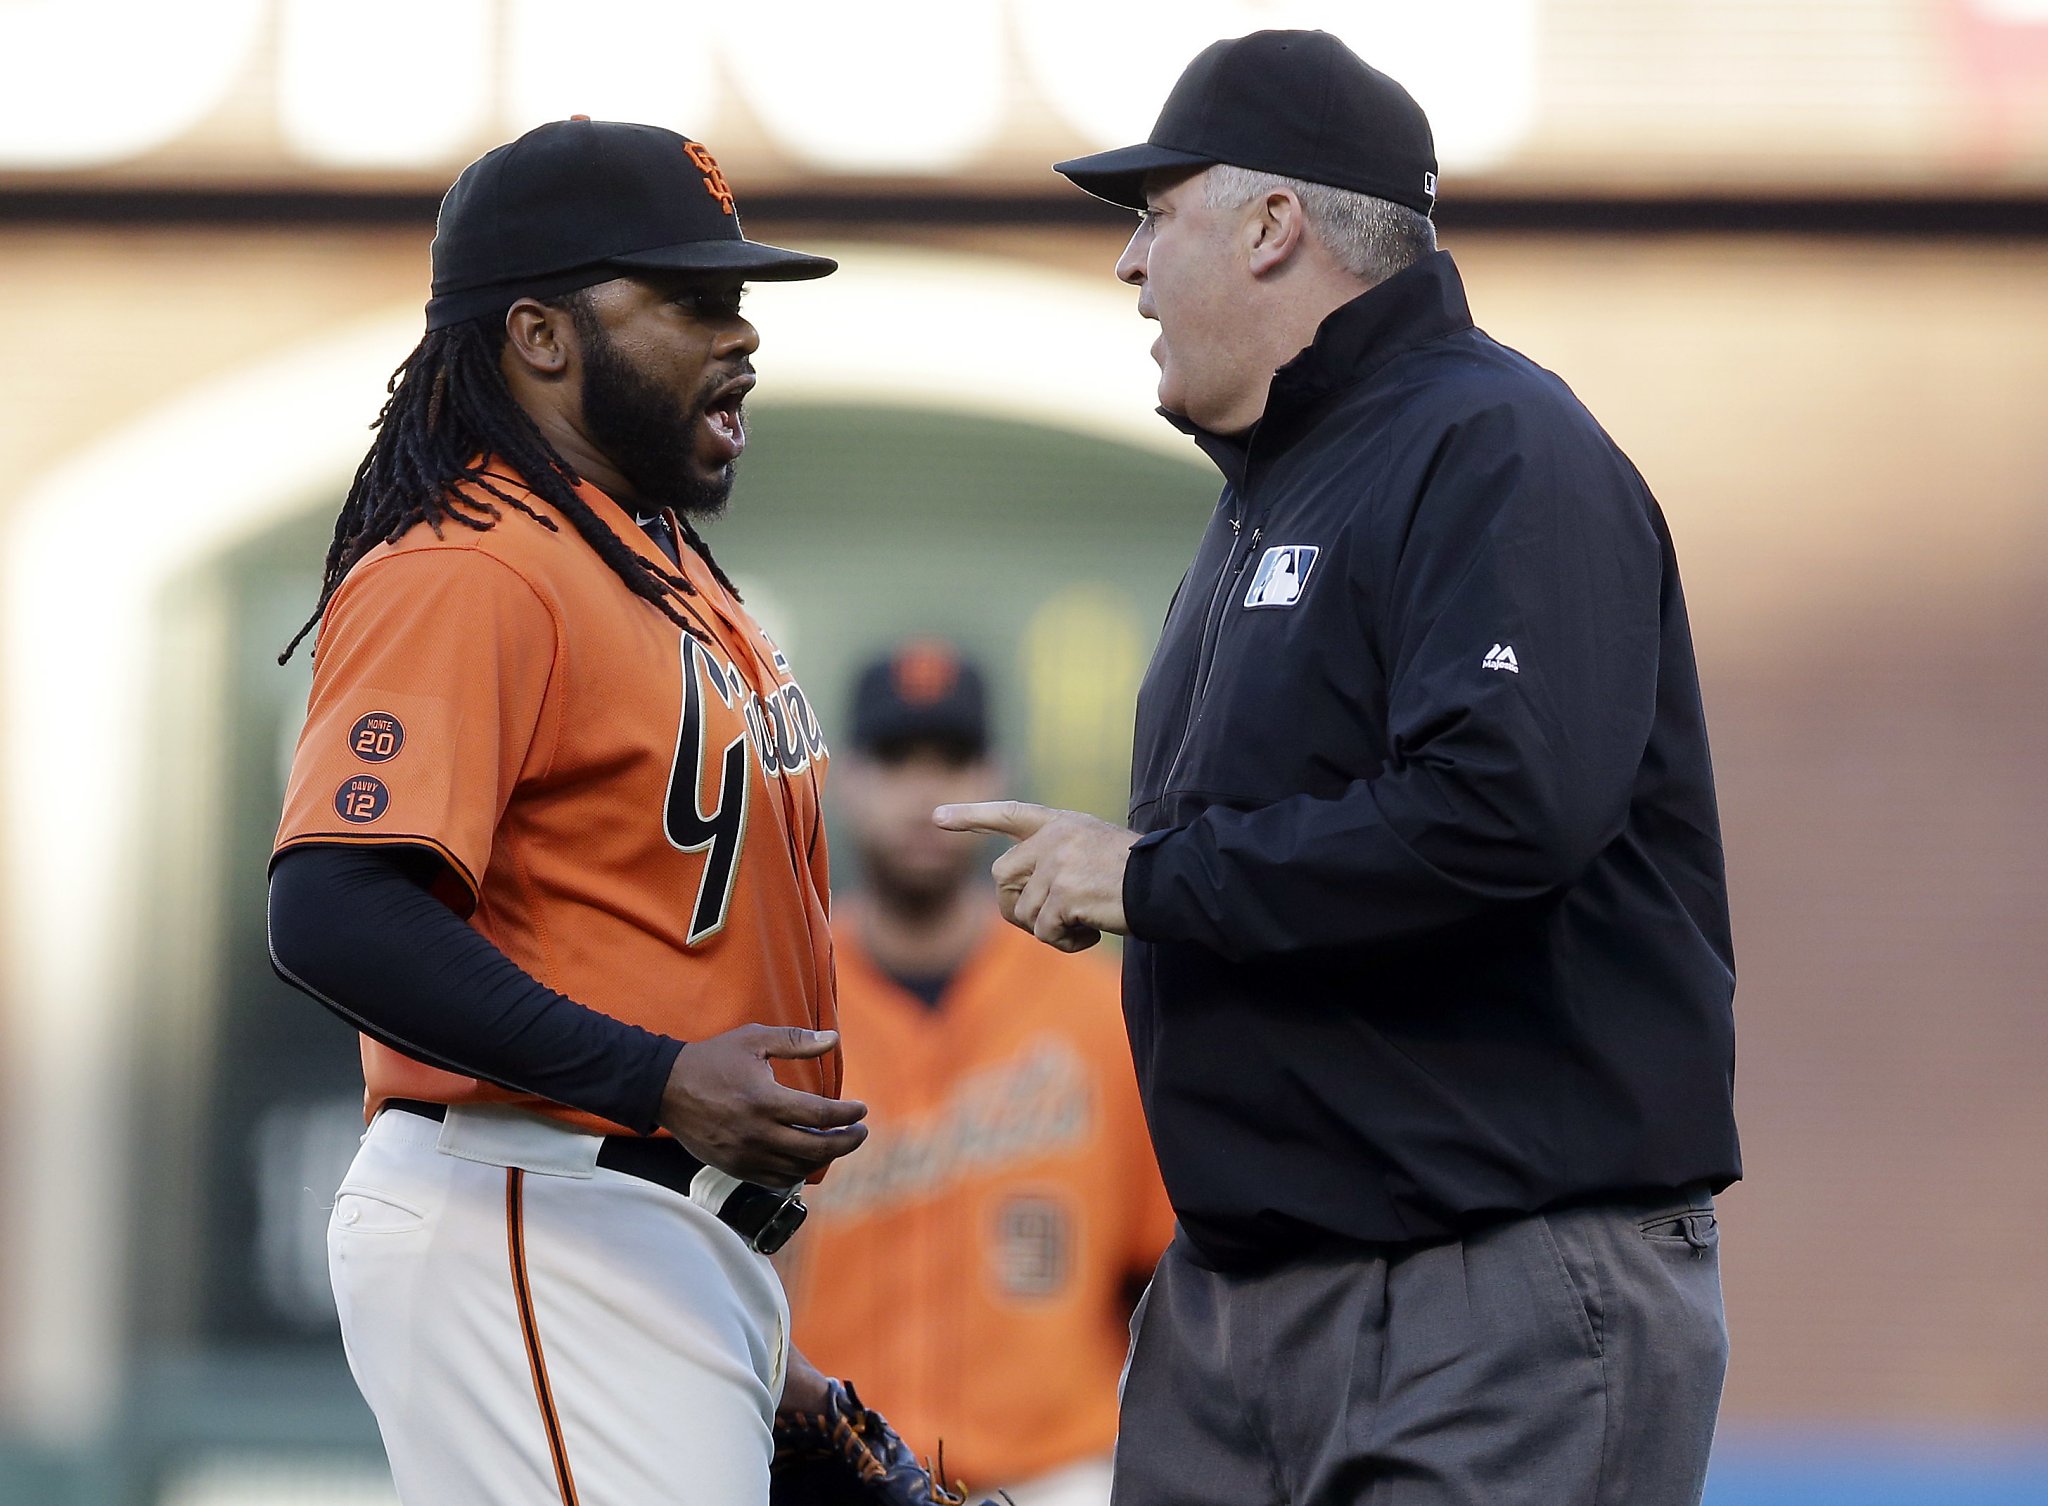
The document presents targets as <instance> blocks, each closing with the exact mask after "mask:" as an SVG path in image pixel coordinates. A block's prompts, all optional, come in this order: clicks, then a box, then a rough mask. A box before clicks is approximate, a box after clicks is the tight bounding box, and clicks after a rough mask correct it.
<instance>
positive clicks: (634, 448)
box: [574, 309, 746, 518]
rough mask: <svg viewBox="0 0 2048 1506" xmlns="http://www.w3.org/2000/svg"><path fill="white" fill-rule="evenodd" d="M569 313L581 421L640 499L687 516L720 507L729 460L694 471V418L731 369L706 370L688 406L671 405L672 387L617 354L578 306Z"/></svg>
mask: <svg viewBox="0 0 2048 1506" xmlns="http://www.w3.org/2000/svg"><path fill="white" fill-rule="evenodd" d="M574 317H575V320H576V326H577V333H578V334H579V335H580V336H581V337H582V343H583V347H584V366H583V423H584V427H585V428H587V429H588V430H589V432H590V437H591V438H592V439H593V440H595V441H596V442H597V445H598V448H600V449H601V450H603V451H604V455H605V458H606V459H607V460H609V461H611V463H612V464H613V465H615V466H617V467H618V470H619V474H620V475H622V476H624V477H625V478H626V479H627V480H628V481H630V482H631V483H632V484H633V491H634V495H635V498H636V500H637V501H638V502H639V504H640V505H641V506H644V507H649V508H659V507H672V508H674V509H675V510H676V511H677V512H678V513H680V514H681V515H682V516H684V517H686V518H715V517H717V516H718V515H719V514H720V513H722V512H724V511H725V505H726V503H727V502H728V501H730V500H731V498H732V483H733V476H734V472H735V469H736V465H735V464H734V463H727V464H725V465H722V466H720V467H719V468H718V469H717V470H716V471H715V472H713V473H712V474H711V476H710V477H708V478H707V477H704V476H702V475H700V474H699V470H698V465H697V425H698V424H699V423H700V422H701V421H703V419H704V416H705V411H706V409H707V407H708V406H709V402H710V398H711V396H712V394H713V393H714V392H716V391H717V390H718V389H719V388H720V387H722V386H724V385H725V384H726V383H727V382H729V381H731V380H732V379H733V377H734V376H735V375H737V373H735V372H732V371H725V372H714V373H711V374H709V375H707V376H706V378H705V381H704V384H703V385H702V386H701V387H700V388H699V389H698V391H697V393H696V395H695V396H694V397H693V398H692V399H691V401H690V406H689V408H688V410H687V411H686V412H683V413H678V412H677V411H676V404H675V398H674V396H673V394H671V393H669V392H666V391H664V390H663V389H662V387H661V386H660V385H659V384H658V383H655V382H653V381H651V380H649V379H648V377H647V376H646V375H645V373H643V372H642V371H641V370H640V368H639V367H637V366H635V365H634V364H633V363H632V362H631V361H629V360H628V359H627V358H626V357H625V356H624V355H622V354H620V352H619V350H618V347H616V346H615V345H613V344H612V342H611V338H610V336H608V335H607V334H606V333H605V330H604V326H603V325H601V324H599V323H598V322H597V320H596V319H595V318H594V317H589V316H587V315H585V313H584V311H583V310H581V309H577V310H575V311H574ZM745 369H746V367H745V366H744V365H742V367H741V370H742V371H744V370H745Z"/></svg>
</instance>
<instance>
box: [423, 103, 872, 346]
mask: <svg viewBox="0 0 2048 1506" xmlns="http://www.w3.org/2000/svg"><path fill="white" fill-rule="evenodd" d="M433 258H434V296H433V297H432V298H431V299H429V300H428V302H427V328H428V329H430V330H432V329H441V328H444V327H445V326H447V325H450V324H460V323H461V322H462V321H463V320H465V319H480V318H483V317H484V316H486V315H489V314H495V313H499V312H501V311H502V310H504V309H507V308H510V307H511V305H512V302H513V300H514V299H517V298H552V297H554V296H556V295H557V294H560V293H567V292H571V291H573V290H575V289H576V288H587V287H589V286H590V285H591V284H592V283H598V282H607V281H609V280H610V279H612V278H614V277H618V276H622V275H624V274H626V273H629V272H634V271H646V270H670V271H687V272H736V273H739V274H740V275H742V276H744V277H746V278H748V279H749V280H751V281H754V282H793V281H796V280H798V279H800V278H806V277H823V276H824V275H825V274H826V273H828V272H833V271H836V270H838V267H839V263H838V262H836V261H833V260H832V259H831V258H830V257H827V256H811V255H809V254H807V253H805V252H802V251H785V250H783V249H782V247H780V246H767V245H763V244H761V243H760V242H759V241H750V240H748V239H747V238H746V236H745V235H743V234H742V233H741V232H740V217H739V211H738V208H737V207H736V206H735V205H734V203H733V197H732V186H731V185H730V184H729V183H727V182H726V181H725V174H724V173H723V172H722V171H721V170H720V169H719V166H718V163H717V161H716V159H714V158H713V157H712V155H711V153H710V152H709V151H708V150H706V149H705V146H704V144H703V143H702V142H700V141H692V140H691V139H690V138H689V137H687V136H681V135H678V134H677V133H676V132H674V131H669V130H664V129H662V128H661V127H660V126H651V125H633V124H630V123H628V122H626V121H622V120H591V119H589V118H587V117H585V116H580V115H579V116H576V117H575V118H573V119H570V120H555V121H550V122H549V123H548V124H546V125H543V126H535V127H534V128H533V129H532V130H530V131H528V132H527V133H526V134H525V135H524V136H521V137H520V138H519V139H518V140H517V141H512V142H507V143H506V144H505V145H504V146H500V147H494V148H492V149H491V150H490V151H488V152H485V153H484V154H483V156H481V157H479V158H477V159H476V161H474V162H472V163H470V164H469V166H468V167H465V168H464V169H463V170H462V175H461V176H460V177H458V178H457V179H456V180H455V186H454V187H452V188H450V189H449V190H448V195H447V197H446V198H444V199H442V200H441V216H440V219H439V221H438V222H437V224H436V226H435V229H434V251H433Z"/></svg>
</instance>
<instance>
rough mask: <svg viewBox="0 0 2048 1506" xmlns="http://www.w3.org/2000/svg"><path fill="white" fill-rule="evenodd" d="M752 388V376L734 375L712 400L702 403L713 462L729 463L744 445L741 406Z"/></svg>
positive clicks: (737, 456)
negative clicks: (713, 457)
mask: <svg viewBox="0 0 2048 1506" xmlns="http://www.w3.org/2000/svg"><path fill="white" fill-rule="evenodd" d="M753 387H754V379H753V378H752V377H750V376H743V377H735V378H734V379H733V380H732V381H730V382H728V383H726V384H725V386H723V387H721V388H719V389H718V391H717V392H715V393H713V394H712V396H711V400H710V401H709V402H707V403H706V404H705V405H704V426H705V429H706V432H707V434H708V436H709V442H710V447H711V451H712V453H713V455H714V456H715V457H716V458H715V460H714V462H713V463H714V464H716V465H721V466H723V465H730V464H732V462H733V461H735V460H737V459H739V458H740V452H741V451H742V450H744V449H746V447H747V420H746V414H745V412H744V411H743V405H744V404H745V402H746V400H747V394H748V393H749V392H751V391H752V390H753Z"/></svg>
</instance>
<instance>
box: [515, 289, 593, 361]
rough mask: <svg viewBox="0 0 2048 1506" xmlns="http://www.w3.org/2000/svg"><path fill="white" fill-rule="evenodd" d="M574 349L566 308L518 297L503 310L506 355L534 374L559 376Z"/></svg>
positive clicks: (571, 322) (573, 333)
mask: <svg viewBox="0 0 2048 1506" xmlns="http://www.w3.org/2000/svg"><path fill="white" fill-rule="evenodd" d="M575 349H576V324H575V321H574V320H573V319H571V318H570V317H569V312H568V310H566V309H558V308H549V307H548V306H547V305H546V304H545V303H542V302H541V301H540V300H539V299H537V298H521V299H520V300H518V301H517V302H516V303H514V304H513V305H512V307H510V308H509V309H507V310H505V354H506V357H507V358H508V359H509V360H512V361H515V362H517V363H518V364H519V365H520V366H521V367H523V368H525V369H526V370H528V371H530V372H532V373H533V374H534V375H535V376H547V377H558V376H561V375H563V374H564V373H565V372H567V371H568V369H569V361H570V358H571V356H572V355H573V354H574V352H575Z"/></svg>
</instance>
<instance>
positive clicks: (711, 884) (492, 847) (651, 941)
mask: <svg viewBox="0 0 2048 1506" xmlns="http://www.w3.org/2000/svg"><path fill="white" fill-rule="evenodd" d="M500 482H501V485H504V486H505V487H506V489H507V490H509V491H513V492H514V493H515V494H516V495H519V496H521V497H522V498H523V500H524V501H525V502H526V503H527V505H528V506H530V507H532V508H533V509H534V511H535V512H537V513H539V514H540V515H541V516H543V517H549V518H552V519H553V520H554V521H555V523H556V525H557V527H556V531H553V532H551V531H549V530H548V529H546V528H543V527H541V526H539V525H538V524H536V523H535V522H534V521H533V520H532V519H530V518H527V517H525V516H523V515H521V514H519V513H517V512H516V511H514V510H512V509H510V508H503V507H502V504H500V506H501V509H502V511H503V513H504V516H503V517H502V519H501V520H500V521H499V522H498V524H497V526H495V527H493V528H490V529H488V530H485V531H482V532H478V531H476V530H473V529H469V528H462V527H454V526H450V527H447V528H445V529H444V531H443V534H442V536H440V537H436V536H435V534H434V533H433V531H432V530H431V529H429V528H427V527H425V526H423V525H422V526H417V527H415V528H413V529H412V530H411V531H410V532H409V533H407V534H405V535H404V536H403V537H402V538H400V539H399V540H398V541H397V542H396V543H395V544H394V545H392V546H390V547H388V548H378V549H376V550H374V551H373V552H372V553H371V554H370V555H369V556H368V557H366V558H365V559H364V560H363V561H362V562H361V563H359V564H358V565H357V566H356V567H355V568H354V569H353V570H351V571H350V572H349V576H348V579H347V580H346V581H345V582H343V584H342V586H341V588H340V590H339V591H337V592H336V593H335V596H334V599H333V601H332V603H331V604H330V605H329V607H328V610H327V616H326V620H325V622H324V624H323V626H322V628H321V632H320V639H319V650H318V653H317V655H316V657H315V661H314V673H313V692H312V698H311V701H310V703H309V706H308V711H307V717H306V726H305V730H304V732H302V733H301V734H300V738H299V744H298V751H297V754H296V755H295V757H294V759H293V762H292V773H291V781H290V785H289V787H288V789H287V792H286V796H285V808H284V819H283V823H282V825H281V826H280V828H279V830H278V835H277V851H279V852H283V851H285V850H286V849H288V848H291V847H296V846H300V845H304V844H308V843H370V844H381V845H410V846H416V847H424V848H428V849H431V850H432V851H434V852H436V853H438V854H439V855H440V857H441V858H442V859H443V861H444V862H445V863H446V864H447V865H448V867H449V869H450V871H451V872H452V873H453V874H454V875H455V877H456V879H457V880H459V886H451V889H452V892H450V893H448V894H447V895H445V896H444V897H446V898H447V899H448V900H449V902H450V903H451V904H454V905H455V906H456V907H457V908H458V909H459V910H461V911H463V912H465V913H468V914H469V915H470V919H471V923H472V924H474V925H475V926H476V928H477V929H478V930H479V931H481V932H482V933H483V934H484V935H485V936H487V937H489V938H490V939H491V940H492V941H493V942H495V943H496V944H497V945H498V946H499V948H501V949H502V950H503V951H504V952H505V953H506V955H508V956H509V957H511V959H512V960H513V961H514V962H516V963H518V964H519V965H520V966H521V967H523V968H525V969H526V971H527V972H529V973H531V974H532V975H533V976H534V977H535V978H537V979H539V980H540V981H541V982H542V983H544V984H546V985H547V986H548V987H550V988H553V989H556V990H559V991H560V992H562V993H565V994H567V995H568V996H569V997H570V998H572V999H574V1000H576V1001H577V1002H578V1003H580V1004H584V1005H587V1006H589V1007H590V1008H592V1009H597V1010H601V1011H603V1012H604V1013H606V1014H608V1015H612V1016H614V1017H615V1018H617V1019H621V1020H625V1021H628V1022H630V1023H632V1024H636V1025H641V1026H644V1027H646V1028H647V1029H649V1030H655V1031H660V1032H662V1033H664V1034H667V1035H671V1036H675V1037H678V1038H680V1039H683V1040H697V1039H702V1038H704V1037H706V1036H710V1035H714V1034H717V1033H718V1032H720V1031H724V1030H729V1029H731V1028H733V1027H735V1026H738V1025H743V1024H748V1023H753V1022H758V1023H764V1024H771V1025H803V1026H806V1027H810V1028H815V1029H831V1028H834V1014H835V1010H834V1003H833V982H832V951H831V941H830V937H829V934H828V930H827V923H826V922H827V906H828V897H827V896H828V888H827V884H828V871H827V858H826V850H825V833H824V827H823V823H822V821H821V820H820V807H819V791H820V786H821V784H822V780H823V774H824V768H825V762H826V756H827V754H826V748H825V742H824V738H823V736H822V735H821V734H820V732H819V728H818V722H817V718H816V717H815V715H813V713H812V711H811V708H810V705H809V703H808V701H807V700H806V699H805V697H804V694H803V692H802V690H801V689H799V688H798V686H797V684H796V681H795V680H794V678H793V677H792V676H791V675H790V672H789V666H788V664H787V662H786V661H785V660H784V658H783V656H782V655H781V653H780V652H779V651H778V650H777V649H776V647H775V645H774V644H773V643H771V642H770V641H769V640H768V638H767V635H766V634H764V633H763V632H762V631H761V629H760V627H759V625H758V624H756V623H755V622H754V620H753V618H752V617H750V616H749V615H748V614H747V612H746V610H745V609H744V608H743V607H742V606H741V605H740V604H739V602H738V601H737V600H735V599H734V598H733V596H732V595H731V594H730V593H729V592H727V591H726V590H725V588H724V587H722V586H721V585H719V583H718V581H717V579H716V578H715V577H714V576H713V575H712V573H711V571H710V570H709V569H708V568H707V567H706V566H705V564H704V561H703V560H702V559H700V558H699V557H698V556H697V554H696V553H695V552H694V551H693V550H691V549H689V548H687V547H685V548H684V549H683V550H682V551H681V553H682V565H681V571H682V573H683V574H684V575H685V576H686V577H687V578H688V579H689V581H690V582H691V584H692V585H694V586H695V587H696V591H697V594H696V595H695V596H693V597H688V598H685V599H684V600H683V601H682V602H681V603H679V605H680V606H681V608H682V610H683V612H684V614H685V615H686V616H687V617H689V618H690V619H691V620H692V621H693V623H694V624H695V625H696V626H697V628H698V629H699V632H700V633H701V636H698V635H697V634H686V633H684V632H683V631H682V630H681V629H679V628H677V627H676V626H675V624H674V623H672V622H670V621H669V620H668V619H667V618H666V617H664V616H663V615H662V614H661V612H660V611H658V610H657V609H655V608H654V607H653V606H652V605H651V604H650V603H648V602H646V601H643V600H641V599H640V598H639V597H637V596H634V595H633V594H632V593H631V592H630V591H628V590H627V589H626V587H625V586H624V585H622V584H621V583H620V580H619V578H618V576H617V575H615V574H614V573H613V572H612V570H611V568H610V567H609V566H607V565H606V564H605V563H604V561H603V560H601V559H600V558H599V557H598V555H597V553H596V551H595V550H593V549H592V548H591V547H590V545H589V544H587V543H585V542H584V541H583V540H582V539H581V538H580V537H578V535H577V533H576V531H575V528H574V527H573V526H572V525H571V524H570V523H569V522H568V521H567V520H566V519H564V518H562V517H560V516H559V515H558V514H556V513H555V512H554V510H553V509H552V508H550V507H549V505H548V504H547V503H546V502H545V501H544V500H543V499H542V498H540V497H539V496H537V495H535V494H533V493H532V492H530V491H526V490H525V489H524V488H523V487H522V486H521V485H520V484H519V483H518V482H517V481H513V480H511V479H510V478H508V477H501V478H500ZM579 490H580V494H581V496H582V497H583V498H584V500H585V501H586V502H588V503H589V505H590V506H591V507H592V508H593V509H594V510H595V511H596V513H597V514H598V516H599V517H601V518H602V519H604V521H605V522H606V523H607V524H608V525H609V526H610V527H611V529H612V531H613V532H614V533H616V534H617V535H618V536H619V537H620V538H621V539H623V540H625V541H626V543H627V545H628V546H629V547H631V548H634V549H637V550H639V551H640V552H642V553H643V554H645V555H647V556H648V557H649V558H650V559H653V560H657V561H659V562H660V563H661V564H663V565H664V566H667V565H668V563H669V562H668V560H667V559H666V557H665V556H663V555H661V554H660V552H659V551H658V550H657V549H656V547H655V545H654V544H653V543H652V542H651V541H650V540H649V539H648V538H647V536H646V535H645V534H644V533H643V532H642V531H641V529H640V528H639V527H638V526H637V525H636V524H635V523H634V521H633V519H632V518H630V517H628V516H627V515H626V513H625V512H624V511H623V510H622V509H621V508H620V507H619V506H618V505H617V504H616V503H614V502H613V501H612V500H611V499H610V498H609V497H607V496H605V495H604V493H602V492H600V491H598V490H597V489H596V488H595V487H592V486H588V485H586V486H583V487H581V488H580V489H579ZM775 1065H776V1070H777V1073H778V1074H779V1075H780V1076H781V1077H782V1078H783V1080H784V1081H785V1082H787V1083H789V1084H790V1085H791V1086H793V1087H798V1088H802V1089H806V1090H809V1091H812V1092H822V1093H830V1094H836V1093H837V1092H838V1091H839V1062H838V1057H837V1055H836V1053H835V1054H834V1055H831V1056H827V1057H823V1058H819V1059H816V1060H809V1061H783V1062H778V1063H776V1064H775ZM363 1071H364V1077H365V1081H366V1086H367V1100H366V1108H367V1110H368V1111H369V1112H371V1113H374V1112H375V1111H376V1108H377V1106H378V1105H379V1104H380V1103H382V1102H383V1101H384V1100H385V1099H386V1098H418V1099H427V1100H431V1101H436V1102H442V1103H466V1102H479V1101H487V1102H511V1103H517V1104H519V1105H521V1106H523V1107H526V1108H530V1109H534V1110H536V1111H538V1112H541V1113H545V1114H550V1115H553V1116H554V1117H556V1118H560V1119H565V1120H568V1121H570V1122H573V1123H577V1124H581V1125H583V1126H584V1127H586V1128H595V1129H606V1130H610V1129H613V1128H615V1126H611V1125H608V1124H605V1123H604V1122H603V1121H601V1120H598V1119H596V1118H594V1117H592V1116H590V1115H587V1114H582V1113H579V1112H577V1111H575V1110H571V1109H568V1108H564V1107H562V1106H561V1105H558V1104H553V1103H549V1102H548V1101H546V1100H543V1099H537V1098H532V1097H526V1096H522V1095H520V1094H517V1093H513V1092H510V1091H508V1090H505V1089H502V1088H499V1087H496V1086H494V1085H491V1084H487V1083H480V1082H478V1081H477V1080H476V1079H475V1078H471V1077H462V1076H458V1075H456V1074H454V1073H450V1072H445V1071H442V1070H440V1069H438V1068H434V1067H429V1066H427V1065H425V1064H423V1063H420V1062H417V1061H414V1060H412V1059H411V1058H409V1057H407V1056H404V1055H402V1054H400V1053H399V1052H397V1051H394V1050H392V1049H390V1048H389V1047H386V1046H383V1045H381V1044H378V1043H377V1042H374V1041H370V1040H368V1039H365V1040H364V1042H363Z"/></svg>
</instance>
